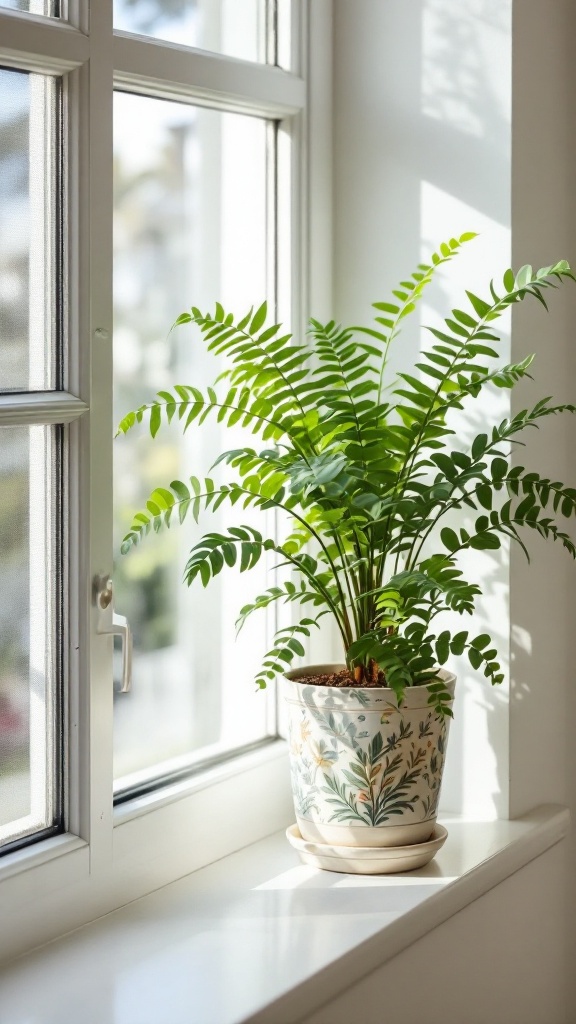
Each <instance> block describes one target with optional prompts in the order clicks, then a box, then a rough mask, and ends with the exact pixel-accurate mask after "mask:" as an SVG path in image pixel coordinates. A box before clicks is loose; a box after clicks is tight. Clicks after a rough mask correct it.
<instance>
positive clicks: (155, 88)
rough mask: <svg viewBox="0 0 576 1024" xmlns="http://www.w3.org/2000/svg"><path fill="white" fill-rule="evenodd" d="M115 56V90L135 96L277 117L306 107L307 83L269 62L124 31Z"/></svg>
mask: <svg viewBox="0 0 576 1024" xmlns="http://www.w3.org/2000/svg"><path fill="white" fill-rule="evenodd" d="M113 52H114V68H115V72H114V80H115V84H116V87H117V88H124V89H126V90H129V91H130V92H137V93H141V94H144V95H147V96H150V95H153V96H159V97H161V98H163V99H172V100H173V99H193V100H194V102H196V103H203V104H205V105H207V106H211V107H226V109H227V110H238V111H240V112H244V113H245V112H247V111H248V112H252V113H255V114H260V115H262V116H267V117H276V118H280V117H287V116H289V115H291V114H296V113H298V112H299V111H300V110H302V109H303V107H304V106H305V103H306V83H305V82H304V81H303V79H301V78H299V77H298V76H297V75H292V74H290V73H288V72H286V71H282V70H280V69H279V68H275V67H271V66H269V65H266V64H252V63H250V62H248V61H242V60H236V59H234V58H232V57H223V56H221V55H220V54H212V53H205V52H204V51H201V50H194V49H192V48H191V47H184V46H177V45H176V44H174V43H164V42H159V41H158V40H155V39H146V38H143V37H142V36H133V35H130V34H128V33H124V32H117V33H115V34H114V42H113Z"/></svg>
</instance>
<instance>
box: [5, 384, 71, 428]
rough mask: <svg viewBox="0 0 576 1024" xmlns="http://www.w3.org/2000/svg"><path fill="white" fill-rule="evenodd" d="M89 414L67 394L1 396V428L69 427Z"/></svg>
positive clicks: (49, 392)
mask: <svg viewBox="0 0 576 1024" xmlns="http://www.w3.org/2000/svg"><path fill="white" fill-rule="evenodd" d="M86 412H88V406H87V405H86V403H85V402H82V401H81V400H80V399H79V398H76V397H75V395H69V394H68V392H66V391H37V392H35V393H31V392H27V393H26V394H20V393H13V394H12V393H10V392H6V393H5V394H3V395H0V427H15V426H18V425H20V424H23V423H29V424H32V423H35V424H38V423H41V424H48V423H72V421H73V420H77V419H78V417H79V416H83V415H84V413H86Z"/></svg>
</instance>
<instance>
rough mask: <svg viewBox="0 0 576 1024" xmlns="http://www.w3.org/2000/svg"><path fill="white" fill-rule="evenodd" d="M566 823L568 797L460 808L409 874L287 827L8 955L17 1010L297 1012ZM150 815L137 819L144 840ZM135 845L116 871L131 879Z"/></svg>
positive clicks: (428, 926)
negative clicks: (310, 857) (482, 810)
mask: <svg viewBox="0 0 576 1024" xmlns="http://www.w3.org/2000/svg"><path fill="white" fill-rule="evenodd" d="M205 792H206V793H207V794H209V791H205ZM206 799H207V800H208V801H209V800H210V797H209V795H208V796H207V797H206ZM210 806H212V805H211V804H210V803H208V804H206V807H208V808H209V807H210ZM244 812H249V808H248V807H247V806H246V807H245V808H244V809H243V812H242V813H244ZM230 813H231V814H234V813H238V809H237V808H235V807H234V805H232V806H231V807H230ZM568 823H569V815H568V812H567V811H566V810H565V809H563V808H559V807H556V806H544V807H540V808H537V809H536V810H535V811H533V812H532V813H531V814H529V815H526V816H525V817H524V818H522V819H519V820H517V821H504V820H500V821H489V822H469V821H458V820H457V819H455V820H451V821H448V822H446V824H447V826H448V831H449V834H448V840H447V842H446V845H445V846H444V847H443V849H442V850H441V851H440V852H439V854H438V855H437V857H436V860H435V861H434V862H433V863H432V864H431V865H429V866H428V867H426V868H421V869H419V870H418V871H415V872H411V873H408V874H404V875H397V876H394V875H389V876H358V875H344V874H339V873H337V874H334V873H332V872H325V871H318V870H317V869H315V868H312V867H309V866H307V865H302V864H300V863H299V860H298V857H297V854H296V853H295V851H294V850H292V849H291V848H290V847H289V846H288V844H287V842H286V839H285V836H284V835H283V833H282V832H278V833H277V834H275V835H270V836H268V837H267V838H264V839H262V840H261V841H259V842H257V843H254V844H253V845H251V846H249V847H247V848H245V849H241V850H239V851H238V852H237V853H235V854H232V855H231V856H229V857H224V858H223V859H222V860H220V861H218V863H212V864H210V865H209V866H208V867H206V868H205V869H203V870H200V871H197V872H193V873H191V874H188V875H187V876H186V877H182V878H181V879H180V880H179V881H177V882H175V883H173V884H172V885H166V886H164V887H163V888H158V891H156V892H153V893H151V894H150V895H148V896H146V897H145V898H144V899H142V900H136V902H133V903H131V904H130V905H127V906H124V907H123V908H122V909H121V910H119V911H118V913H116V914H114V915H109V916H107V917H105V918H102V917H101V918H100V919H99V920H98V921H94V922H93V924H91V925H89V926H88V927H86V928H84V929H82V930H80V931H75V932H74V934H73V935H69V936H64V938H62V939H61V940H59V941H58V942H56V943H51V944H50V945H48V946H46V947H45V948H44V949H38V950H37V951H36V952H35V953H33V954H32V955H31V956H30V957H26V958H25V959H23V960H20V961H19V962H17V963H14V964H13V965H12V966H8V967H7V968H6V969H5V970H4V971H2V972H0V999H1V1002H2V1007H3V1010H4V1012H5V1014H6V1019H7V1020H8V1019H9V1020H10V1022H11V1024H24V1022H25V1021H29V1020H32V1019H34V1020H36V1019H38V1020H39V1019H44V1018H45V1017H46V1018H48V1017H49V1018H50V1019H58V1024H77V1021H78V1013H79V1007H80V1006H86V1005H89V1006H90V1008H91V1013H92V1017H93V1019H94V1020H98V1024H128V1021H132V1020H135V1019H136V1017H137V1016H139V1015H141V1016H142V1019H144V1011H145V1010H146V1011H149V1010H150V1006H149V1004H148V1002H147V1000H148V999H149V998H150V997H151V994H152V992H153V993H154V994H157V993H161V1000H162V1011H161V1016H162V1019H165V1020H170V1022H171V1024H189V1022H190V1021H191V1020H192V1019H193V1020H194V1021H197V1022H198V1024H208V1022H209V1024H216V1022H217V1024H295V1022H296V1021H302V1020H305V1019H307V1017H308V1016H309V1015H310V1014H311V1013H313V1012H314V1011H315V1010H316V1009H318V1008H319V1007H321V1006H322V1005H324V1004H326V1003H327V1002H328V1001H330V1000H333V999H334V998H335V997H336V996H338V995H340V994H341V993H343V992H344V991H346V989H348V988H349V987H350V986H351V985H353V984H355V983H356V982H357V981H359V980H360V979H361V978H363V977H365V976H366V975H367V974H370V973H371V972H372V971H374V970H375V969H377V968H378V967H380V966H381V965H382V964H383V963H386V962H387V961H389V960H390V959H392V958H393V957H395V956H396V955H397V954H398V953H400V952H402V950H403V949H406V948H407V947H408V946H410V945H411V944H412V943H414V942H415V941H417V940H418V939H419V938H421V937H422V936H424V935H425V934H427V933H428V932H431V931H432V930H433V929H435V928H437V927H438V925H440V924H442V923H443V922H445V921H447V920H448V919H450V918H451V917H453V916H454V915H455V914H457V913H458V912H459V911H460V910H462V909H464V907H466V906H468V905H469V904H471V903H473V902H474V901H475V900H477V899H478V898H479V897H481V896H483V895H484V894H485V893H488V892H489V891H490V890H491V889H493V888H494V887H495V886H498V885H499V884H500V883H501V882H503V881H505V880H506V879H507V878H509V877H510V876H511V875H513V874H515V873H516V872H517V871H519V870H520V869H521V868H523V867H525V866H526V865H527V864H528V863H530V862H531V861H533V860H535V858H537V857H539V856H540V854H542V853H544V852H545V851H546V850H548V849H550V848H551V847H552V846H554V845H555V844H556V843H558V842H560V841H561V840H562V839H563V838H564V837H565V835H566V833H567V830H568ZM139 824H140V823H139V822H138V821H133V822H130V823H127V826H126V827H127V828H128V830H129V831H134V835H133V836H132V839H134V838H137V837H138V828H139ZM115 840H116V836H115ZM123 845H124V844H123V842H122V841H120V842H119V843H118V847H117V844H116V842H115V854H116V855H117V865H118V872H119V873H118V879H117V883H118V884H120V883H121V884H122V885H123V886H124V888H125V890H130V889H131V887H132V874H133V870H134V861H133V858H130V857H129V858H128V859H125V858H124V856H123V850H122V847H123ZM76 853H82V851H76ZM158 853H159V851H158V850H157V851H156V860H158ZM193 854H194V850H193V848H190V856H191V857H193ZM72 856H74V855H72ZM215 859H216V858H215V857H214V858H213V860H215ZM24 880H25V879H24V878H22V879H20V880H19V881H24ZM51 895H52V897H53V898H52V901H51V905H52V904H57V902H58V900H59V898H60V897H59V894H58V893H57V892H56V893H53V894H51ZM40 901H41V902H43V903H47V902H50V900H49V899H48V900H47V899H46V897H45V896H42V895H41V894H40ZM344 922H345V924H346V927H343V923H344ZM37 941H38V935H37ZM231 954H232V955H231ZM149 979H151V981H149ZM110 992H114V993H121V997H120V998H119V999H114V1000H110V999H109V994H110ZM149 1016H150V1014H149V1013H148V1017H149ZM148 1017H146V1019H148ZM150 1019H152V1018H150Z"/></svg>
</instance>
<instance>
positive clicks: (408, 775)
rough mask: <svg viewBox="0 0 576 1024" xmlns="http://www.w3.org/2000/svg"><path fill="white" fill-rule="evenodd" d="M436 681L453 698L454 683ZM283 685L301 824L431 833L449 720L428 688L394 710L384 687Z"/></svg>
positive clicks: (451, 680) (448, 677)
mask: <svg viewBox="0 0 576 1024" xmlns="http://www.w3.org/2000/svg"><path fill="white" fill-rule="evenodd" d="M307 672H309V673H311V672H312V669H308V670H307ZM300 674H302V670H300ZM291 675H292V673H291ZM294 675H296V673H294ZM441 676H442V678H443V680H444V681H445V682H446V686H447V688H448V689H449V692H451V693H452V694H453V692H454V691H453V687H454V683H455V678H454V676H451V675H449V673H447V672H444V671H442V673H441ZM284 686H285V696H286V699H287V701H288V707H289V742H290V765H291V777H292V790H293V794H294V804H295V810H296V814H297V817H298V818H299V819H305V820H308V821H310V822H314V823H317V824H320V825H343V826H349V825H352V826H358V827H360V828H362V827H368V828H370V829H373V828H379V827H381V826H382V827H386V826H388V825H403V824H419V823H426V822H430V828H432V827H433V824H434V822H435V819H436V812H437V807H438V800H439V796H440V786H441V781H442V769H443V767H444V757H445V752H446V740H447V728H448V721H449V719H447V718H446V717H443V716H440V715H437V714H436V713H435V712H434V711H433V710H432V709H431V708H430V705H429V704H428V697H429V693H428V691H427V689H426V687H424V686H417V687H412V688H409V689H408V690H407V691H406V693H405V696H404V701H403V702H402V705H401V707H398V704H397V701H396V697H395V695H394V692H393V691H392V690H390V689H387V688H384V687H374V688H364V689H362V688H355V687H329V686H316V685H310V684H307V683H299V682H296V681H294V680H293V679H290V678H289V677H288V678H287V679H286V680H285V683H284ZM416 841H418V840H416ZM367 845H370V844H369V842H367Z"/></svg>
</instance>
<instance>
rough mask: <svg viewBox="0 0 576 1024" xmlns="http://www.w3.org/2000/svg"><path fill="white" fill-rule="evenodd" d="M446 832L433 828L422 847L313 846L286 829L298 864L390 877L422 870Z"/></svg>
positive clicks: (293, 828)
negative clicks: (418, 869)
mask: <svg viewBox="0 0 576 1024" xmlns="http://www.w3.org/2000/svg"><path fill="white" fill-rule="evenodd" d="M447 835H448V832H447V831H446V829H445V828H444V827H443V826H442V825H436V827H435V828H434V831H433V833H432V837H431V838H430V839H428V840H427V841H426V842H425V843H414V844H413V845H411V846H388V847H382V846H380V847H378V848H375V847H368V846H331V845H330V843H312V842H308V840H307V839H302V836H301V835H300V830H299V829H298V826H297V825H296V824H294V825H290V827H289V828H287V829H286V836H287V838H288V842H289V843H290V845H291V846H293V847H294V849H295V850H297V851H298V853H299V854H300V860H302V861H303V862H304V863H305V864H311V865H312V866H313V867H315V868H323V869H324V870H325V871H340V872H342V873H343V874H354V875H392V874H395V873H396V872H398V871H414V870H415V869H416V868H422V867H424V865H425V864H428V863H429V861H431V860H432V858H433V857H434V856H435V855H436V854H437V853H438V850H439V849H440V847H441V846H443V845H444V843H445V842H446V837H447Z"/></svg>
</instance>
